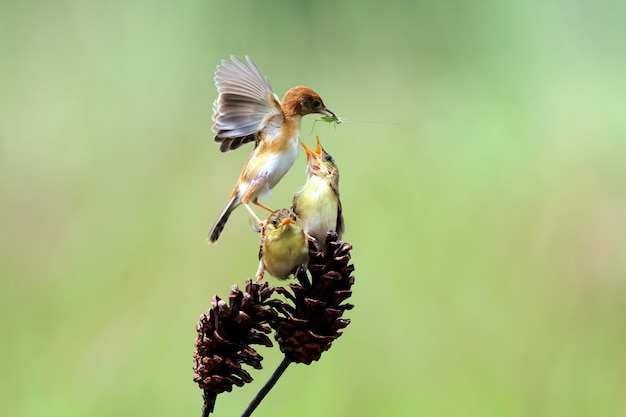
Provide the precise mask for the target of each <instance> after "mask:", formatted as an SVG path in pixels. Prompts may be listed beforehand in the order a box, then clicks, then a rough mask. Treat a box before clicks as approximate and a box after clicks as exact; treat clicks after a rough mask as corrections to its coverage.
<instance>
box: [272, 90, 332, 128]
mask: <svg viewBox="0 0 626 417" xmlns="http://www.w3.org/2000/svg"><path fill="white" fill-rule="evenodd" d="M281 107H282V109H283V111H284V112H285V114H286V115H291V116H305V115H307V114H312V113H319V114H322V115H324V116H326V117H330V118H331V119H333V120H335V121H339V118H338V117H337V116H336V115H335V113H333V112H332V111H330V110H329V109H328V108H327V107H326V105H325V104H324V101H323V100H322V98H321V97H320V96H319V94H317V93H316V92H315V91H313V90H311V89H310V88H309V87H304V86H298V87H294V88H292V89H291V90H289V91H287V92H286V93H285V96H284V97H283V101H282V102H281Z"/></svg>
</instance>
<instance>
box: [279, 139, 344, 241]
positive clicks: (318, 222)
mask: <svg viewBox="0 0 626 417" xmlns="http://www.w3.org/2000/svg"><path fill="white" fill-rule="evenodd" d="M315 139H316V142H317V144H316V146H315V151H313V150H312V149H310V148H309V147H308V146H306V145H305V144H304V143H303V144H302V147H303V148H304V150H305V151H306V159H307V167H306V172H307V179H306V183H305V184H304V186H303V187H302V188H301V189H300V190H299V191H298V192H297V193H296V195H295V196H294V197H293V204H292V206H291V209H292V210H293V211H294V212H295V213H296V215H297V216H298V218H299V219H300V224H302V229H303V230H304V231H305V233H307V234H308V235H309V236H312V237H314V238H315V240H316V241H317V243H319V245H320V246H321V247H322V248H323V247H325V245H326V233H327V232H328V231H329V230H334V231H335V232H337V234H338V235H339V239H341V236H342V235H343V232H344V223H343V215H342V213H341V200H340V199H339V168H338V167H337V164H336V163H335V160H334V159H333V158H332V156H330V155H329V154H328V152H326V151H325V150H324V149H323V148H322V144H321V143H320V138H319V137H318V136H316V137H315Z"/></svg>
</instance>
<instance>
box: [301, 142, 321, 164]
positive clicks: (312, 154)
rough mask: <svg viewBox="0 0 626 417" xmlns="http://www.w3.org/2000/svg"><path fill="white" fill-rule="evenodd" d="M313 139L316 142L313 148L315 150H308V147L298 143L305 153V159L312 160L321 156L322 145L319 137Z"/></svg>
mask: <svg viewBox="0 0 626 417" xmlns="http://www.w3.org/2000/svg"><path fill="white" fill-rule="evenodd" d="M315 139H316V140H317V145H316V146H315V150H313V149H311V148H309V147H308V146H306V145H305V144H304V142H300V144H301V145H302V147H303V148H304V150H305V152H306V158H307V159H309V158H314V159H317V158H319V157H320V155H321V154H322V145H321V144H320V138H319V136H316V137H315Z"/></svg>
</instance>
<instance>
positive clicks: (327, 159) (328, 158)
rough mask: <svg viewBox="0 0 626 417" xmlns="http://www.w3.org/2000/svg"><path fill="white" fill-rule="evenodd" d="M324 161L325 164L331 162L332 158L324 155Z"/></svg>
mask: <svg viewBox="0 0 626 417" xmlns="http://www.w3.org/2000/svg"><path fill="white" fill-rule="evenodd" d="M324 159H325V160H326V161H327V162H333V157H332V156H330V155H326V157H324Z"/></svg>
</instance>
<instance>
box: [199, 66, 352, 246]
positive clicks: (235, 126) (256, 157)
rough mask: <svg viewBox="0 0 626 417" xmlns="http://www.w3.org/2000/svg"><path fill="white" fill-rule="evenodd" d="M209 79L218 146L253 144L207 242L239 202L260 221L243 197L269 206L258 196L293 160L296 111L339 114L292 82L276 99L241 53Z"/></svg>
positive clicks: (299, 118)
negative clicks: (214, 93)
mask: <svg viewBox="0 0 626 417" xmlns="http://www.w3.org/2000/svg"><path fill="white" fill-rule="evenodd" d="M215 85H216V87H217V91H218V97H217V99H216V100H215V103H214V104H213V120H214V122H215V123H214V125H213V132H215V141H216V142H217V143H220V150H221V151H222V152H227V151H230V150H233V149H237V148H239V147H240V146H241V145H243V144H245V143H247V142H254V150H253V151H252V154H251V155H250V156H249V157H248V160H247V161H246V163H245V165H244V167H243V170H242V171H241V174H240V175H239V179H238V180H237V183H236V184H235V188H234V189H233V191H232V193H231V194H230V197H229V199H228V203H226V207H224V209H223V210H222V212H221V213H220V215H219V217H218V218H217V220H216V221H215V224H214V225H213V228H212V229H211V231H210V232H209V237H208V242H209V243H210V244H212V243H215V242H216V241H217V239H218V238H219V237H220V234H221V232H222V230H223V229H224V225H225V224H226V221H227V220H228V217H229V216H230V214H231V213H232V212H233V210H235V209H236V208H237V207H239V206H240V205H243V206H244V207H246V209H247V210H248V211H249V212H250V214H251V215H252V217H253V218H254V219H255V220H256V221H257V222H258V223H259V224H260V225H261V226H263V225H264V224H265V222H263V221H262V220H261V219H260V218H259V217H258V216H257V215H256V214H255V213H254V211H253V210H252V208H251V207H250V205H249V203H254V204H256V205H257V206H259V207H262V208H264V209H266V210H268V211H270V212H272V209H270V208H269V207H267V206H265V205H264V204H262V203H260V202H259V201H258V199H259V198H262V197H265V196H267V195H269V194H270V190H271V189H272V188H274V186H275V185H276V184H277V183H278V182H279V181H280V180H281V178H282V177H283V176H284V175H285V174H286V173H287V171H288V170H289V169H290V168H291V166H292V165H293V164H294V162H295V161H296V158H297V156H298V149H299V143H300V123H301V121H302V116H305V115H307V114H311V113H319V114H321V115H323V116H325V117H330V118H332V119H333V120H340V119H339V118H338V117H337V116H336V115H335V113H333V112H332V111H330V110H329V109H328V108H327V107H326V105H325V104H324V102H323V101H322V99H321V97H320V96H319V94H317V93H316V92H315V91H313V90H311V89H310V88H308V87H304V86H298V87H293V88H292V89H290V90H289V91H287V92H286V93H285V96H284V97H283V99H282V100H279V99H278V96H277V95H276V94H275V93H274V92H273V90H272V87H271V86H270V83H269V81H268V79H267V78H266V77H264V76H263V75H262V74H261V72H260V71H259V69H258V68H257V66H256V65H255V64H254V62H252V60H251V59H250V58H249V57H247V56H246V58H245V61H243V60H241V59H239V58H237V57H236V56H231V60H230V61H226V60H224V61H222V63H221V65H219V66H218V67H217V72H216V73H215Z"/></svg>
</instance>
